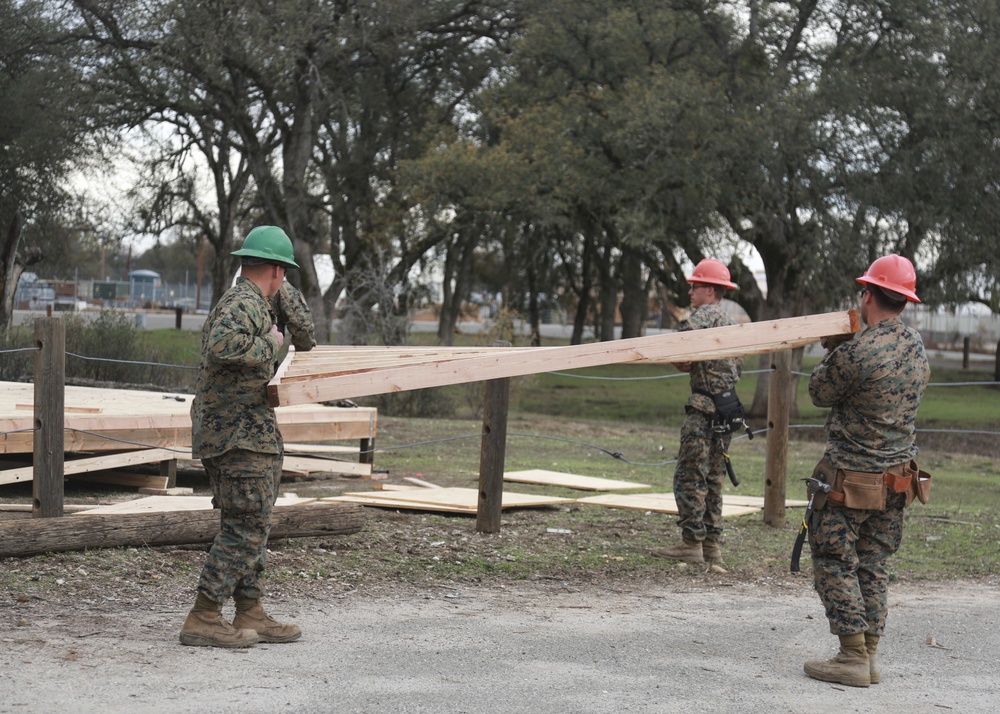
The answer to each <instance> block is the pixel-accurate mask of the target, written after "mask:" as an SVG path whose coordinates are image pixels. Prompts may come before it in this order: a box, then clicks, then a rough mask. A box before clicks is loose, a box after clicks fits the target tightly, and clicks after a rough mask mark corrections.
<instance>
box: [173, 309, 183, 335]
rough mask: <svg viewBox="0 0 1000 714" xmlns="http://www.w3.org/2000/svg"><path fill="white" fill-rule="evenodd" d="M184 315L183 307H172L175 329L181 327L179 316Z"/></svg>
mask: <svg viewBox="0 0 1000 714" xmlns="http://www.w3.org/2000/svg"><path fill="white" fill-rule="evenodd" d="M183 317H184V308H183V307H175V308H174V327H175V328H176V329H178V330H179V329H181V318H183Z"/></svg>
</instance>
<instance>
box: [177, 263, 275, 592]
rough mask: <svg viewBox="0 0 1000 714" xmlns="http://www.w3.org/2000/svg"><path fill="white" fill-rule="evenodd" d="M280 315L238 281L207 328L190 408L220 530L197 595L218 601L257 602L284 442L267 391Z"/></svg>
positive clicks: (243, 281)
mask: <svg viewBox="0 0 1000 714" xmlns="http://www.w3.org/2000/svg"><path fill="white" fill-rule="evenodd" d="M272 324H274V316H273V315H272V314H271V310H270V305H269V302H268V300H267V298H266V297H264V295H263V293H261V291H260V289H259V288H258V287H257V286H256V285H255V284H254V283H253V282H251V281H250V280H248V279H246V278H244V277H240V278H238V279H237V281H236V284H235V285H234V286H233V287H232V288H230V289H229V290H228V291H226V293H225V294H224V295H223V296H222V299H221V300H219V303H218V305H216V306H215V308H214V309H213V310H212V313H211V314H210V315H209V316H208V319H207V320H206V321H205V325H204V327H203V328H202V358H201V367H200V369H199V372H198V381H197V384H196V386H195V398H194V401H193V403H192V404H191V427H192V430H191V438H192V454H193V456H194V457H195V458H200V459H201V460H202V463H203V464H204V465H205V470H206V472H207V473H208V475H209V480H210V482H211V486H212V494H213V498H212V502H213V505H214V506H215V507H216V508H219V509H220V510H221V524H222V528H221V531H220V533H219V535H218V536H216V538H215V542H214V543H213V544H212V548H211V550H210V551H209V554H208V560H207V562H206V563H205V567H204V568H203V570H202V573H201V577H200V579H199V581H198V590H199V592H201V593H204V594H205V595H207V596H208V597H209V598H210V599H212V600H213V601H215V602H225V601H226V600H228V599H229V597H230V596H232V595H233V594H234V593H235V594H236V595H237V596H238V597H249V598H252V599H258V598H259V597H260V596H261V594H262V593H261V576H262V574H263V571H264V554H265V552H266V549H267V537H268V534H269V532H270V527H271V509H272V507H273V505H274V500H275V497H276V495H277V484H278V481H279V479H280V474H281V460H282V441H281V432H280V431H279V430H278V423H277V419H276V417H275V415H274V410H273V409H272V408H271V407H270V406H268V403H267V391H266V386H267V383H268V381H270V379H271V377H272V375H273V369H274V356H275V354H276V353H277V351H278V348H279V344H278V339H277V337H275V336H273V335H270V334H268V332H269V330H270V329H271V325H272Z"/></svg>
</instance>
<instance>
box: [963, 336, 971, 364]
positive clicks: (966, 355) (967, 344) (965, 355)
mask: <svg viewBox="0 0 1000 714" xmlns="http://www.w3.org/2000/svg"><path fill="white" fill-rule="evenodd" d="M971 346H972V338H971V337H969V336H968V335H966V336H965V337H964V338H963V339H962V369H968V368H969V350H970V347H971Z"/></svg>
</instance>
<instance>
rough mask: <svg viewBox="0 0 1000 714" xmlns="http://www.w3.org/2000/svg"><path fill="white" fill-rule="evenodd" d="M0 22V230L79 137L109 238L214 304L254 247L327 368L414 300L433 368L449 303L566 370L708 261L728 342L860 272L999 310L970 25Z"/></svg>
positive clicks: (438, 16) (44, 189)
mask: <svg viewBox="0 0 1000 714" xmlns="http://www.w3.org/2000/svg"><path fill="white" fill-rule="evenodd" d="M43 8H44V11H43ZM4 9H5V10H8V11H9V15H8V16H9V17H16V18H20V19H21V20H23V21H18V22H5V25H4V28H3V30H2V32H3V38H2V39H3V40H4V41H3V43H2V47H3V48H4V49H3V51H2V58H3V73H2V75H0V98H2V99H4V101H3V102H0V107H2V108H0V139H2V146H3V151H4V155H3V159H2V166H0V170H2V171H3V172H4V174H3V177H4V187H5V189H4V195H3V198H2V200H3V206H0V209H2V211H3V213H2V214H0V218H2V219H3V221H4V222H3V224H2V225H3V226H4V230H5V231H7V232H8V233H9V228H10V226H12V225H15V223H13V222H12V221H14V220H15V218H16V220H17V221H21V222H22V223H24V224H25V225H26V226H27V228H26V230H28V229H30V228H31V226H33V225H34V226H41V225H42V222H41V220H40V218H39V219H38V220H36V218H35V215H34V213H33V212H34V211H35V210H37V207H40V206H45V205H48V204H49V203H52V204H53V205H54V203H55V202H54V201H52V197H53V196H55V195H56V194H57V193H58V191H59V189H60V187H61V185H62V184H61V183H60V179H61V178H62V177H63V176H64V175H65V172H66V170H67V169H68V168H69V167H72V166H73V164H74V162H76V161H79V160H81V158H82V156H83V154H82V149H83V148H84V145H85V142H82V141H81V140H80V137H81V136H82V135H83V134H84V133H83V132H80V131H79V129H80V127H81V126H82V127H83V128H84V129H86V128H93V127H95V126H102V127H116V128H120V129H122V130H126V129H127V130H129V131H130V132H131V134H130V135H131V136H133V137H134V136H137V135H142V136H144V137H145V141H144V142H143V144H142V145H141V146H140V147H138V148H137V147H136V146H134V145H133V146H131V147H129V149H130V150H131V151H136V150H141V151H142V152H143V156H144V159H143V162H142V164H141V169H140V171H139V179H138V180H137V181H136V182H135V189H134V191H133V192H132V194H131V195H130V196H129V198H130V200H131V201H132V207H131V211H130V212H131V214H132V215H131V216H130V220H129V224H130V225H131V227H132V230H134V231H136V232H144V233H146V234H149V235H154V236H156V237H158V238H159V239H160V240H161V241H164V242H174V241H183V242H184V244H185V245H192V244H194V243H195V242H197V241H198V240H201V239H204V240H206V241H207V242H208V243H209V244H210V245H211V249H212V250H211V252H210V255H214V256H215V258H214V260H213V261H212V262H213V268H212V271H211V272H212V276H213V286H214V288H215V293H216V296H218V294H220V293H221V291H222V290H223V289H224V287H225V286H226V285H227V284H228V280H229V278H230V277H231V274H232V271H233V269H234V267H235V266H234V264H233V262H232V259H231V258H229V253H230V252H231V250H232V249H233V248H234V246H235V244H236V243H237V242H238V241H239V239H240V238H241V237H242V235H244V234H245V233H246V232H247V230H248V229H249V228H250V227H251V226H252V225H255V224H259V223H272V224H278V225H281V226H282V227H284V228H285V229H286V230H287V232H288V233H289V235H290V236H291V237H292V239H293V242H294V245H295V250H296V256H297V259H298V262H299V263H300V264H301V265H303V266H304V269H303V270H302V271H300V275H299V276H298V277H297V278H296V279H297V280H298V282H299V283H300V285H301V287H302V288H303V290H304V292H305V294H306V296H307V299H308V300H309V302H310V304H311V306H312V307H313V310H314V312H315V314H316V317H317V324H318V326H319V331H320V339H321V340H325V339H326V338H327V337H328V336H329V334H328V329H329V324H330V323H329V318H330V317H332V316H334V314H335V311H336V310H338V309H340V306H345V309H343V311H342V313H341V315H342V316H343V317H344V318H345V319H344V320H343V321H342V324H341V328H340V330H339V332H338V339H340V340H342V341H346V342H352V343H363V342H366V341H368V340H385V339H397V337H392V336H391V335H398V334H399V333H398V331H388V332H386V333H383V334H374V333H373V332H372V330H371V328H370V321H369V320H368V316H370V315H371V314H373V313H380V314H386V313H389V312H395V313H399V314H402V313H405V312H406V310H407V309H408V307H409V306H410V304H411V302H412V301H413V300H415V299H417V297H418V296H419V295H422V294H425V293H427V290H424V288H429V287H430V286H429V285H421V283H425V282H426V283H429V282H431V280H430V279H429V278H428V277H427V276H429V275H431V274H437V276H438V279H439V280H440V283H441V287H442V291H441V294H440V295H437V296H436V298H435V299H436V302H438V303H439V304H440V308H441V317H442V321H441V332H440V333H439V336H440V338H441V340H442V341H445V342H447V341H449V340H450V335H451V334H452V333H453V326H454V324H455V321H456V320H457V319H458V318H459V315H460V313H461V310H462V307H463V305H464V304H466V302H467V301H468V300H469V298H470V296H472V295H474V294H478V295H481V296H483V299H484V300H493V299H495V298H496V296H499V300H500V302H501V303H502V307H504V308H507V309H512V310H517V311H518V312H520V313H521V314H523V315H524V316H525V317H526V318H527V319H528V320H529V322H530V324H532V325H534V326H537V324H538V321H539V320H540V315H541V312H542V310H544V309H546V308H553V309H561V310H563V311H565V313H566V314H567V319H570V320H571V321H572V322H573V324H574V328H575V329H574V338H573V339H574V341H580V340H582V339H583V338H584V332H585V328H586V327H587V326H592V327H593V328H594V331H595V334H596V335H597V336H598V338H599V339H613V337H614V335H615V328H616V325H620V326H621V333H622V334H623V335H624V336H633V335H636V334H640V333H641V331H642V329H643V325H644V324H645V323H646V321H647V318H648V317H649V313H650V311H651V310H659V311H660V312H661V320H663V322H664V324H669V322H670V321H671V320H672V319H674V315H675V314H676V313H677V312H678V311H679V310H681V309H683V308H684V307H685V306H686V304H687V294H686V285H685V281H684V274H685V270H686V269H687V267H688V266H690V264H692V263H694V262H697V260H699V259H701V258H702V257H705V256H712V257H718V258H721V259H723V260H726V261H727V262H728V263H729V265H730V269H731V272H732V274H733V278H734V280H735V281H736V282H737V283H738V284H739V285H740V288H741V289H740V290H739V291H738V292H737V293H736V294H735V296H736V298H735V299H737V300H738V301H739V302H740V303H741V304H742V305H743V307H744V308H746V310H747V311H748V313H749V314H750V315H751V317H752V318H754V319H768V318H775V317H785V316H790V315H797V314H805V313H809V312H816V311H821V310H824V309H829V308H833V307H837V306H840V305H841V304H843V302H844V301H845V300H846V299H848V297H849V295H850V293H851V291H852V290H853V286H852V281H851V280H850V279H847V278H845V276H850V275H854V274H860V273H861V271H863V270H864V269H865V267H866V266H867V265H868V263H870V262H871V260H873V259H874V258H875V257H877V256H879V255H882V254H885V253H889V252H898V253H901V254H903V255H906V256H907V257H909V258H911V259H912V260H914V262H915V263H916V265H917V266H918V271H919V291H920V293H921V295H922V297H924V298H925V300H927V301H929V302H931V303H932V304H944V305H953V304H959V303H963V302H968V301H978V302H982V303H983V304H986V305H989V306H990V308H991V309H993V310H994V311H998V310H1000V302H998V301H1000V297H998V295H997V289H996V281H997V275H998V274H1000V270H998V268H1000V265H998V264H997V262H998V261H1000V251H998V250H997V239H996V238H995V237H994V231H995V229H994V226H995V225H996V220H995V218H996V217H997V214H998V199H1000V195H998V189H997V187H998V181H997V168H996V167H997V166H998V162H997V160H996V159H997V156H996V153H997V151H998V148H997V140H996V138H995V137H996V135H997V131H996V128H997V125H998V122H1000V101H998V97H1000V93H998V92H997V76H998V72H1000V70H998V69H997V67H998V64H997V62H996V59H997V57H998V49H997V44H998V39H1000V38H998V34H997V33H998V27H1000V24H998V22H997V20H998V17H997V15H998V12H1000V11H998V9H997V7H996V3H994V2H989V1H988V0H972V1H971V2H966V3H941V2H938V1H937V0H907V1H906V2H903V0H803V1H801V2H794V3H790V2H787V1H786V2H777V1H772V0H736V1H728V2H721V1H720V0H695V1H694V2H691V1H690V0H667V1H666V2H663V1H662V0H574V1H572V2H571V1H570V0H515V1H514V2H509V1H504V2H500V1H499V0H496V1H493V0H489V1H486V2H476V3H469V2H465V1H461V0H376V1H375V2H365V3H359V2H353V1H351V0H247V2H242V3H238V4H232V3H205V2H196V1H195V0H153V1H150V0H68V1H67V2H65V3H63V2H46V3H37V2H25V1H23V0H21V1H15V0H6V4H5V5H4ZM56 27H57V28H58V32H56V31H55V30H54V29H53V28H56ZM29 30H30V31H29ZM54 38H58V41H54ZM29 40H30V41H29ZM81 80H82V81H81ZM74 82H76V84H75V85H74ZM57 85H58V87H60V88H62V89H60V90H55V91H54V90H53V87H55V86H57ZM75 86H80V87H83V86H86V88H87V90H88V92H89V94H88V96H92V97H95V98H96V100H95V101H93V102H91V103H90V105H87V104H86V99H85V97H84V96H81V94H80V93H79V92H75V91H74V87H75ZM84 106H91V107H98V106H99V107H100V109H99V111H98V112H87V111H80V108H81V107H84ZM43 109H44V111H42V110H43ZM88 117H89V118H88ZM41 137H46V138H41ZM124 150H125V147H124V146H123V147H122V151H124ZM8 176H9V177H11V178H10V180H9V181H8ZM7 186H11V187H13V188H12V189H7V188H6V187H7ZM12 207H13V208H12ZM67 220H68V219H67ZM53 235H55V233H53ZM752 253H755V254H756V255H758V256H759V257H760V260H761V261H762V263H763V268H764V271H765V281H764V285H763V286H759V285H758V283H757V281H756V280H755V278H754V276H753V275H752V274H751V270H750V265H749V264H748V261H747V257H748V256H749V255H751V254H752ZM319 256H323V257H325V258H327V259H328V261H329V263H330V264H332V265H333V267H334V272H335V276H334V280H333V283H332V285H330V286H329V287H326V288H325V289H323V288H322V287H321V285H320V279H319V274H318V273H317V271H316V270H315V268H314V258H316V257H319ZM10 264H13V261H12V260H11V259H7V258H5V262H4V265H5V266H7V265H10ZM831 268H832V269H831ZM15 282H16V281H15ZM970 286H971V287H970ZM386 316H387V317H388V315H386ZM375 332H377V330H376V331H375ZM387 335H390V336H388V337H387Z"/></svg>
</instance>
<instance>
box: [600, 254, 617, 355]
mask: <svg viewBox="0 0 1000 714" xmlns="http://www.w3.org/2000/svg"><path fill="white" fill-rule="evenodd" d="M611 254H612V247H611V246H610V245H607V244H606V245H605V246H604V256H603V258H602V259H601V264H600V266H599V267H598V275H599V276H600V279H601V289H600V293H601V322H600V330H599V335H598V339H599V340H600V341H601V342H610V341H611V340H613V339H615V312H616V310H617V308H618V283H617V281H616V280H615V277H614V271H613V270H612V269H611Z"/></svg>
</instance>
